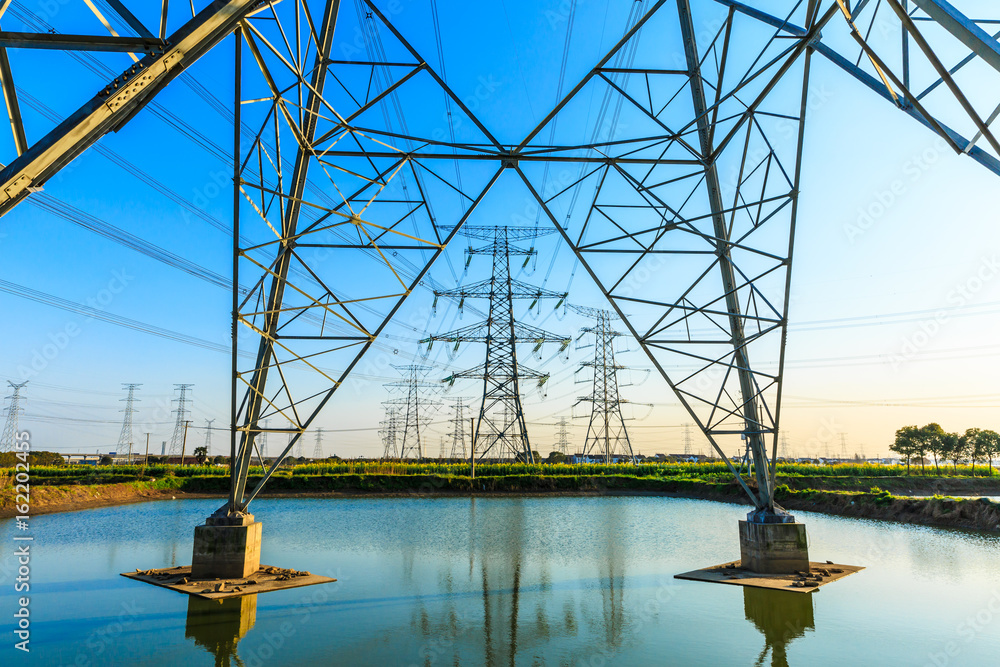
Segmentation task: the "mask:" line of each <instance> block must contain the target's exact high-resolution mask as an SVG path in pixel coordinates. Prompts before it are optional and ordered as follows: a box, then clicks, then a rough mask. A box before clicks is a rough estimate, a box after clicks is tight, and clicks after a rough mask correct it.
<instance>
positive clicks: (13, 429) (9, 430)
mask: <svg viewBox="0 0 1000 667" xmlns="http://www.w3.org/2000/svg"><path fill="white" fill-rule="evenodd" d="M7 384H9V385H10V386H11V387H13V388H14V393H13V394H11V395H10V396H8V397H7V400H9V401H10V405H8V406H7V423H6V424H4V427H3V439H2V440H0V451H4V452H12V451H14V442H15V441H16V440H17V434H18V430H17V417H18V415H19V414H21V413H22V412H24V408H22V407H21V398H22V396H21V390H22V389H23V388H24V385H26V384H28V380H25V381H24V382H22V383H21V384H14V383H13V382H11V381H10V380H8V381H7Z"/></svg>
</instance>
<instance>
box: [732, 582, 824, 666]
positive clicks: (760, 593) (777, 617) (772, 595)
mask: <svg viewBox="0 0 1000 667" xmlns="http://www.w3.org/2000/svg"><path fill="white" fill-rule="evenodd" d="M812 597H813V596H812V593H789V592H788V591H771V590H767V589H764V588H752V587H750V586H745V587H744V588H743V611H744V613H745V614H746V617H747V620H748V621H750V622H751V623H753V624H754V626H755V627H756V628H757V630H759V631H760V633H761V634H762V635H764V648H763V650H761V652H760V655H759V656H758V657H757V662H756V663H754V664H755V665H756V666H757V667H763V666H764V665H766V664H768V663H766V662H764V661H765V660H766V659H767V654H768V653H770V654H771V662H770V665H771V667H788V655H787V649H788V645H789V644H791V643H792V641H793V640H795V639H797V638H799V637H802V636H803V635H805V633H806V630H815V629H816V625H815V621H814V620H813V600H812Z"/></svg>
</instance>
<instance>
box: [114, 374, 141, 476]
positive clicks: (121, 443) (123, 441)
mask: <svg viewBox="0 0 1000 667" xmlns="http://www.w3.org/2000/svg"><path fill="white" fill-rule="evenodd" d="M141 386H142V385H141V384H136V383H128V384H126V383H122V388H123V389H127V390H128V396H126V397H125V398H122V399H119V400H121V401H125V409H124V410H122V412H124V413H125V418H124V419H123V420H122V432H121V434H120V435H119V436H118V446H117V447H115V451H118V452H120V451H122V450H123V449H125V448H126V447H127V448H128V459H127V460H128V462H129V465H131V464H132V414H133V413H136V412H138V410H136V409H135V408H134V407H132V406H133V404H134V403H135V402H136V401H137V400H139V399H137V398H136V397H135V390H136V389H138V388H139V387H141Z"/></svg>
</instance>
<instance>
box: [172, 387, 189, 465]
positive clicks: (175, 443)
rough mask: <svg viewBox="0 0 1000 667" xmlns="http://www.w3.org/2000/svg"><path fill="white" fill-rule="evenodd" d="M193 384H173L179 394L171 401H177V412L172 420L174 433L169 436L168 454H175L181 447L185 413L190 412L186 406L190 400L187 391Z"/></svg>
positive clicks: (184, 427)
mask: <svg viewBox="0 0 1000 667" xmlns="http://www.w3.org/2000/svg"><path fill="white" fill-rule="evenodd" d="M193 386H194V385H193V384H175V385H174V388H175V389H177V390H179V391H180V396H178V397H177V398H175V399H174V400H173V401H171V402H172V403H173V402H176V403H177V409H176V410H174V412H176V413H177V421H176V422H174V434H173V435H172V436H171V437H170V456H175V455H176V454H177V453H178V452H179V451H181V450H182V449H183V444H182V442H181V441H182V440H183V439H184V430H185V429H186V428H187V427H186V426H185V425H184V424H185V419H186V418H187V414H188V412H190V410H189V409H188V407H187V406H188V401H189V400H190V399H188V397H187V391H188V389H190V388H191V387H193Z"/></svg>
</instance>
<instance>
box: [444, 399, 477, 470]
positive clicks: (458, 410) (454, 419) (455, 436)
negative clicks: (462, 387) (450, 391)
mask: <svg viewBox="0 0 1000 667" xmlns="http://www.w3.org/2000/svg"><path fill="white" fill-rule="evenodd" d="M468 400H469V399H467V398H462V397H457V398H453V399H452V401H454V404H453V405H452V408H451V409H452V415H451V431H449V432H448V434H447V437H450V438H451V456H450V458H453V459H465V458H468V456H469V453H468V451H467V450H466V446H465V443H466V435H468V431H467V430H466V425H467V420H468V418H467V417H466V416H465V414H466V413H465V411H466V409H467V408H471V407H472V406H471V405H468V404H466V401H468Z"/></svg>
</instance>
